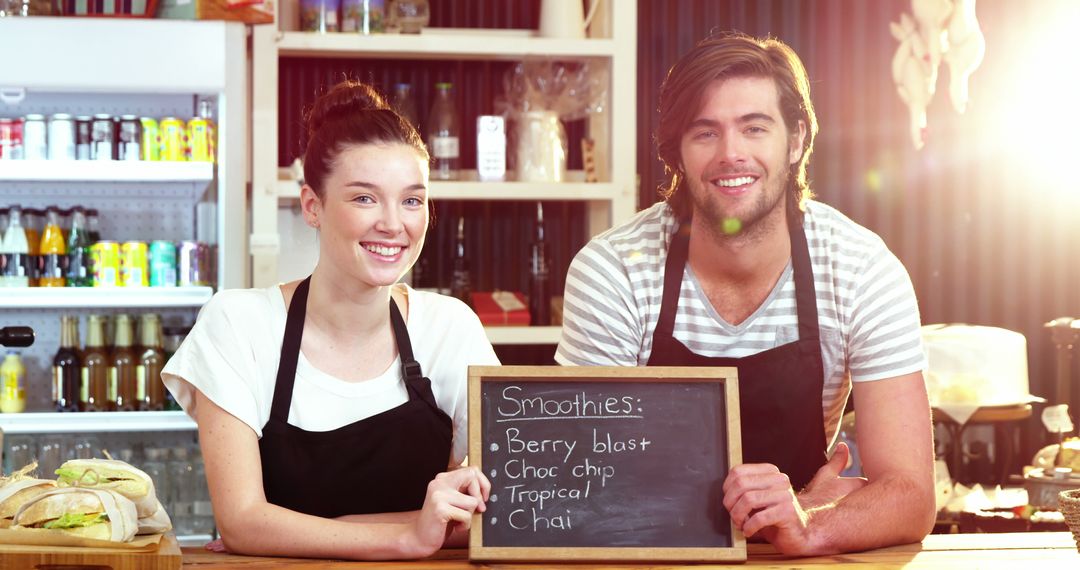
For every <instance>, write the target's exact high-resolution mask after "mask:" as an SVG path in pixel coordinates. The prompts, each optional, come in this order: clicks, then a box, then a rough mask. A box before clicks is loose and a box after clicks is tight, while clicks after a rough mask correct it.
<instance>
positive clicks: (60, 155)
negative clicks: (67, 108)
mask: <svg viewBox="0 0 1080 570" xmlns="http://www.w3.org/2000/svg"><path fill="white" fill-rule="evenodd" d="M48 143H49V160H75V121H74V120H73V119H72V118H71V115H69V114H67V113H56V114H54V115H52V116H51V117H49V134H48Z"/></svg>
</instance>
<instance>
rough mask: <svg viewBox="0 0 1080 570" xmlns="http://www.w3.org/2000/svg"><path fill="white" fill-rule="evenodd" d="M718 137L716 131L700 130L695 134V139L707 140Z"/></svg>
mask: <svg viewBox="0 0 1080 570" xmlns="http://www.w3.org/2000/svg"><path fill="white" fill-rule="evenodd" d="M715 137H716V131H699V132H697V133H695V134H694V139H697V140H705V139H711V138H715Z"/></svg>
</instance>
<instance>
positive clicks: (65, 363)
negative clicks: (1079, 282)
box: [52, 242, 82, 412]
mask: <svg viewBox="0 0 1080 570" xmlns="http://www.w3.org/2000/svg"><path fill="white" fill-rule="evenodd" d="M61 243H62V242H61ZM81 377H82V356H81V355H80V354H79V317H77V316H75V315H63V316H62V317H60V350H58V351H56V356H55V357H53V386H52V391H53V405H54V406H55V408H56V411H58V412H77V411H79V383H80V380H81Z"/></svg>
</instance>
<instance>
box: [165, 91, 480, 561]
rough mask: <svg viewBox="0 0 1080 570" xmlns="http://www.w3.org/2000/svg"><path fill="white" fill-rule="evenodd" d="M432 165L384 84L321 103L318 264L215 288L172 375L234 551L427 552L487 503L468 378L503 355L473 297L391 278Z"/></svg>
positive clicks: (416, 222) (402, 265) (306, 201)
mask: <svg viewBox="0 0 1080 570" xmlns="http://www.w3.org/2000/svg"><path fill="white" fill-rule="evenodd" d="M428 160H429V159H428V153H427V149H426V148H425V147H424V143H423V142H422V141H421V139H420V136H419V134H418V133H417V132H416V129H415V128H414V127H413V126H412V125H410V124H409V123H408V122H407V121H406V120H404V119H403V118H402V117H400V116H399V115H398V114H397V113H395V112H394V111H393V110H391V109H390V108H389V107H388V106H387V105H386V103H385V102H384V101H383V99H382V98H381V97H380V96H379V95H378V94H377V93H376V92H375V91H374V90H373V89H372V88H371V87H369V86H367V85H364V84H361V83H356V82H344V83H340V84H338V85H336V86H335V87H333V88H332V89H331V90H330V91H329V92H327V93H326V94H324V95H322V96H321V97H320V98H319V99H318V100H317V101H316V103H315V106H314V108H313V109H312V110H311V113H310V114H309V116H308V144H307V151H306V153H305V155H304V178H305V181H306V184H305V185H304V187H303V189H302V190H301V193H300V201H301V204H302V207H303V213H304V219H305V220H306V222H307V223H308V225H310V226H312V227H314V228H316V231H317V232H318V235H319V261H318V264H317V266H316V267H315V270H314V272H313V273H312V274H311V276H310V277H308V278H307V279H304V280H302V281H297V282H293V283H287V284H284V285H280V286H274V287H270V288H269V289H249V290H232V291H222V292H219V293H218V294H217V295H215V296H214V298H213V299H212V300H211V301H210V302H209V303H207V305H206V306H205V307H204V308H203V309H202V311H201V313H200V314H199V318H198V321H197V322H196V323H195V327H194V328H193V329H192V331H191V333H190V334H189V335H188V337H187V339H186V340H185V341H184V343H183V345H182V346H181V347H180V349H179V350H177V352H176V355H175V356H173V358H172V359H171V360H170V361H169V363H168V364H167V365H166V367H165V370H164V371H163V373H162V378H163V380H164V381H165V384H166V386H167V387H168V389H169V390H170V391H171V392H172V393H173V395H174V396H175V397H176V400H177V401H178V402H179V403H180V404H181V405H182V406H183V407H184V409H185V410H186V411H187V412H188V413H189V414H190V415H191V416H192V417H193V418H194V419H195V420H196V422H198V425H199V441H200V444H201V446H202V453H203V458H204V460H205V462H206V476H207V481H208V483H209V487H210V497H211V500H212V502H213V506H214V516H215V518H216V520H217V525H218V531H219V532H220V534H221V537H222V540H223V543H224V547H225V548H227V549H228V550H229V551H231V552H236V553H242V554H260V555H280V556H304V557H325V558H356V559H388V558H391V559H392V558H418V557H423V556H427V555H429V554H431V553H433V552H435V551H436V550H438V549H439V548H441V547H443V546H444V543H445V544H447V545H453V544H463V543H464V538H465V533H464V532H463V531H464V530H466V529H467V528H468V525H469V521H470V517H471V515H472V513H473V512H474V511H483V510H484V501H485V500H486V499H487V497H488V492H489V490H490V484H489V482H488V481H487V479H486V478H485V477H484V476H483V474H481V473H480V471H479V470H478V469H476V468H475V467H471V468H468V467H467V468H459V466H460V465H461V463H462V461H463V460H464V458H465V453H466V450H467V447H468V446H467V435H468V434H467V422H466V407H467V390H466V386H467V382H466V376H467V368H468V366H469V365H470V364H498V359H497V357H496V356H495V353H494V351H493V350H492V348H491V344H490V343H489V342H488V340H487V338H486V336H485V335H484V330H483V327H482V325H481V324H480V321H479V319H478V318H477V317H476V315H475V314H474V313H473V312H472V311H471V310H470V309H469V308H468V307H467V306H466V305H464V304H463V303H461V302H460V301H458V300H456V299H453V298H450V297H444V296H440V295H436V294H432V293H424V292H419V291H414V290H412V289H410V288H408V287H407V286H405V285H401V284H396V282H397V280H398V279H399V278H400V277H401V276H402V275H403V274H404V273H405V272H406V271H408V269H409V267H411V266H412V264H413V263H414V262H415V261H416V259H417V256H419V255H420V250H421V248H422V247H423V245H424V235H425V232H426V231H427V227H428V203H427V195H428V191H427V182H428ZM429 378H430V380H429Z"/></svg>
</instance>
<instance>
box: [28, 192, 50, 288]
mask: <svg viewBox="0 0 1080 570" xmlns="http://www.w3.org/2000/svg"><path fill="white" fill-rule="evenodd" d="M23 215H24V216H25V217H26V223H25V224H23V226H25V228H26V244H27V246H28V248H29V252H30V257H29V258H27V263H28V265H29V267H27V276H28V277H29V278H30V286H31V287H37V286H38V275H39V274H40V273H41V271H40V270H39V269H38V263H39V261H38V256H40V255H41V251H40V250H41V228H42V226H43V224H44V223H45V212H42V211H41V210H39V209H37V208H26V209H25V210H23Z"/></svg>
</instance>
